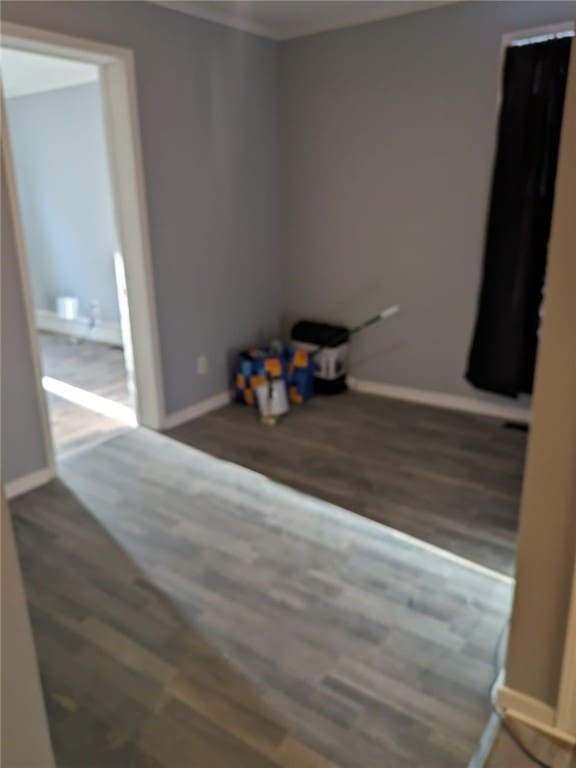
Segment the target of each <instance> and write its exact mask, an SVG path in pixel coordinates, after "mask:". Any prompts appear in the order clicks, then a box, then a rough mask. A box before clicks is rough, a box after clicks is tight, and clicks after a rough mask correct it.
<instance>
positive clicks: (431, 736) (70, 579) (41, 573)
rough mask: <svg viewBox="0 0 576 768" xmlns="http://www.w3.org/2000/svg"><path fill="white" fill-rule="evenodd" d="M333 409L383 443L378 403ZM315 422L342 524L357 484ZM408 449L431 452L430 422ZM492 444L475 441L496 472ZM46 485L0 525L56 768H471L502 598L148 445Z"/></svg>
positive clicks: (131, 438)
mask: <svg viewBox="0 0 576 768" xmlns="http://www.w3.org/2000/svg"><path fill="white" fill-rule="evenodd" d="M344 402H345V407H346V408H347V409H349V410H350V409H352V410H354V409H359V418H360V420H361V421H362V422H363V423H365V424H369V423H370V422H372V421H374V422H375V423H377V424H378V425H379V431H380V436H382V435H385V434H388V435H390V434H395V432H397V429H395V427H394V421H393V418H392V416H390V417H389V418H388V419H384V418H383V417H382V415H380V416H378V415H377V414H378V413H379V412H380V407H381V406H380V404H379V403H378V402H375V403H371V401H370V402H368V403H367V404H362V403H359V402H358V401H357V399H356V398H353V397H351V398H347V399H346V400H345V401H344ZM343 407H344V406H343ZM323 409H324V405H323V404H321V403H320V401H319V403H318V408H316V409H310V410H309V413H310V417H311V418H312V420H313V421H315V422H316V423H317V429H319V431H320V432H321V433H322V434H323V435H324V437H325V442H326V446H327V449H328V451H331V450H334V452H335V456H336V457H338V458H339V460H336V459H334V458H331V459H330V462H329V466H330V467H331V468H330V469H329V467H328V466H326V469H325V472H327V473H332V472H333V480H334V489H335V492H337V493H338V494H341V495H342V496H343V498H345V500H346V501H347V502H348V501H349V498H348V496H347V495H346V494H347V493H349V492H350V491H348V490H347V489H346V485H345V484H343V483H341V481H340V476H341V475H343V476H344V477H345V478H349V477H350V475H351V473H352V472H353V471H354V466H356V463H357V462H356V461H355V462H354V466H346V463H345V460H344V457H343V455H342V449H341V448H339V446H341V445H342V442H343V441H344V435H340V437H339V436H338V430H337V429H335V428H334V426H333V421H331V420H328V423H327V424H326V422H325V418H326V417H323V415H322V414H323ZM301 413H302V416H303V415H304V411H302V412H301ZM236 414H238V416H236ZM362 414H363V415H362ZM252 415H253V414H251V413H249V412H248V411H241V410H239V411H237V412H236V411H234V415H233V416H232V417H231V418H232V419H233V420H234V419H236V418H238V419H241V420H242V419H246V423H247V424H248V423H249V419H251V418H252ZM220 418H224V420H225V421H224V423H226V419H227V418H228V415H227V414H226V415H224V417H222V415H221V416H220ZM300 418H301V417H300V416H299V415H295V418H294V419H293V420H292V421H288V420H287V421H286V423H285V427H284V426H283V427H282V428H279V429H278V430H276V431H270V432H265V431H264V432H262V433H261V434H262V454H263V455H264V453H265V451H266V446H267V445H268V444H269V443H270V441H275V440H279V441H281V436H282V434H283V431H282V430H283V429H284V433H285V432H288V431H289V430H294V431H295V434H294V435H293V436H292V438H291V440H290V441H288V445H286V446H285V447H284V449H283V450H284V451H287V450H288V449H289V447H290V446H292V448H293V447H294V444H295V440H296V436H297V434H298V429H297V425H298V419H300ZM234 423H236V422H234ZM238 423H244V422H242V421H240V422H238ZM198 424H200V422H198ZM331 425H332V426H331ZM419 430H420V434H421V436H422V437H425V436H426V435H428V440H424V443H423V447H424V446H426V448H425V450H426V452H427V453H431V452H432V447H431V443H434V442H436V443H438V444H439V445H440V444H441V440H440V439H439V438H438V433H439V426H438V425H437V424H435V422H434V420H433V419H432V421H429V418H428V416H427V415H426V412H425V411H423V412H422V418H421V420H420V422H419ZM229 432H230V431H229V430H224V433H225V434H226V435H228V436H229V437H230V442H231V444H232V445H235V446H236V450H237V451H238V450H239V448H238V441H243V442H245V443H246V444H247V445H252V446H254V445H255V444H256V442H257V441H256V439H255V438H250V435H249V434H248V436H247V435H246V433H245V432H244V431H243V430H241V429H238V428H237V431H236V432H235V431H234V430H232V434H231V435H230V434H229ZM441 432H442V431H441V430H440V435H441ZM460 434H461V440H462V441H463V443H466V442H467V441H468V440H471V441H472V442H471V445H476V444H477V442H478V438H477V437H475V436H474V435H469V434H468V432H467V430H466V429H465V428H464V425H463V424H462V425H461V430H460ZM432 436H436V438H435V439H432ZM396 437H397V436H396ZM517 437H518V436H517V435H515V436H514V438H515V439H517ZM348 439H354V434H352V435H348V436H347V437H346V440H348ZM371 439H372V440H373V441H374V442H376V436H375V435H374V433H373V434H372V438H371ZM506 439H507V438H503V440H504V442H503V444H502V445H500V444H499V441H498V440H496V438H495V434H494V435H493V438H492V440H491V439H490V437H489V435H488V434H487V435H486V440H487V442H489V443H491V444H492V445H493V449H494V450H493V453H494V454H496V455H500V456H504V457H505V458H506V457H508V461H509V462H510V463H511V464H512V463H513V461H512V459H511V458H510V456H508V454H509V453H511V451H510V449H509V448H508V449H506V448H505V446H506ZM281 442H282V441H281ZM301 444H302V446H303V449H304V455H302V454H301V459H300V461H301V462H302V464H303V465H304V464H305V463H306V461H307V460H310V456H311V452H313V451H312V448H311V447H310V446H307V445H306V438H305V437H301ZM395 444H396V446H397V447H396V451H399V450H400V449H399V442H398V437H397V439H396V443H395ZM404 445H405V446H406V462H407V464H408V466H413V465H414V445H413V444H411V440H410V439H409V438H408V437H406V438H405V443H404ZM358 447H359V446H358ZM251 450H252V451H254V450H255V449H254V447H252V449H251ZM276 450H279V449H276ZM372 450H375V449H374V448H373V449H372ZM462 450H464V447H462ZM468 452H469V453H471V454H472V455H474V451H473V450H471V449H469V450H468ZM487 453H488V455H489V452H487ZM437 454H438V455H439V456H443V457H444V458H443V460H444V462H449V461H450V460H451V459H450V457H451V452H450V450H449V449H448V448H446V447H445V448H444V449H443V450H442V449H441V448H440V447H439V448H438V451H437ZM385 455H388V456H394V455H395V454H394V452H393V451H392V452H389V453H387V454H385ZM321 461H325V460H324V459H322V458H321V457H316V465H315V466H316V471H318V462H321ZM358 461H360V457H359V458H358ZM339 466H341V468H342V472H339V471H337V467H339ZM60 471H61V479H60V480H59V481H55V482H52V483H50V484H49V485H47V486H45V487H43V488H41V489H38V490H36V491H33V492H31V493H29V494H27V495H25V496H22V497H20V498H18V499H16V500H14V501H13V502H12V504H11V507H12V512H13V517H14V525H15V533H16V539H17V545H18V550H19V554H20V557H21V562H22V568H23V575H24V579H25V586H26V592H27V596H28V600H29V604H30V610H31V618H32V624H33V631H34V638H35V642H36V646H37V650H38V656H39V664H40V671H41V676H42V681H43V685H44V690H45V694H46V699H47V705H48V714H49V721H50V727H51V733H52V738H53V742H54V748H55V752H56V757H57V764H58V766H59V768H116V767H118V768H265V767H267V766H284V767H288V766H289V767H290V768H328V767H329V766H332V768H334V767H335V766H339V767H340V768H465V766H466V765H467V763H468V759H469V758H470V756H471V755H472V753H473V751H474V749H475V746H476V743H477V740H478V738H479V736H480V734H481V732H482V730H483V728H484V726H485V723H486V719H487V716H488V695H489V689H490V686H491V683H492V679H493V677H494V667H493V665H494V662H493V659H494V653H495V647H496V645H497V643H498V638H499V636H500V634H501V631H502V628H503V626H504V624H505V623H506V621H507V618H508V615H509V609H510V599H511V590H512V583H511V580H510V579H508V578H506V577H500V576H498V575H496V574H490V573H487V572H484V571H482V570H481V569H477V568H474V567H468V566H466V565H465V564H462V563H459V562H456V561H454V560H453V559H450V558H447V557H444V556H442V554H440V553H437V552H434V551H430V550H428V549H426V548H422V547H421V546H419V545H418V544H417V543H416V542H413V541H411V540H409V539H407V538H406V537H403V536H401V535H398V534H396V533H394V532H393V531H390V530H389V529H387V528H386V527H384V526H379V525H375V524H374V523H373V522H371V521H369V520H366V519H365V518H363V517H361V516H359V515H355V514H352V513H350V512H348V511H346V510H343V509H340V508H337V507H335V506H333V505H331V504H327V503H326V502H323V501H321V500H318V499H315V498H312V497H309V496H306V495H303V494H301V493H298V492H296V491H293V490H291V489H289V488H286V487H283V486H280V485H277V484H276V483H274V482H272V481H270V480H268V479H266V478H265V477H262V476H261V475H258V474H256V473H253V472H249V471H247V470H245V469H243V468H241V467H238V466H235V465H233V464H229V463H226V462H222V461H219V460H218V459H215V458H213V457H211V456H208V455H206V454H204V453H202V452H200V451H196V450H193V449H191V448H189V447H187V446H185V445H182V444H181V443H179V442H176V441H173V440H170V439H169V438H167V437H164V436H162V435H158V434H155V433H152V432H148V431H146V430H143V429H138V430H134V431H132V432H129V433H127V434H124V435H121V436H119V437H116V438H113V439H111V440H109V441H108V442H105V443H103V444H101V445H99V446H97V447H95V448H91V449H88V450H86V451H82V452H79V453H76V454H74V455H71V456H68V457H64V458H63V459H62V461H61V465H60ZM373 471H374V470H373ZM434 471H438V464H436V470H434ZM462 471H464V470H462ZM496 471H497V469H496V465H495V464H493V463H492V462H490V463H489V465H488V468H487V469H486V473H487V474H490V473H496ZM397 472H398V469H397V468H396V469H395V470H394V471H392V470H391V469H390V468H389V467H386V466H385V467H384V468H383V469H382V474H383V475H384V476H385V477H386V478H389V480H390V482H391V483H392V487H393V488H395V489H398V488H399V480H395V477H396V473H397ZM329 476H330V477H332V475H329ZM413 477H414V481H415V482H416V481H417V480H418V478H419V477H420V475H419V474H418V473H414V475H413ZM402 479H403V482H405V478H402ZM364 482H366V481H364ZM474 483H478V478H476V479H475V480H474ZM447 484H448V486H449V487H450V488H452V487H453V486H452V484H451V483H447ZM313 487H314V488H315V487H316V484H314V486H313ZM440 487H443V486H442V484H441V483H440ZM458 487H459V486H458V485H456V488H457V489H458ZM397 492H399V491H398V490H397ZM496 498H499V497H498V496H496ZM419 503H421V504H422V505H423V502H422V501H421V502H419ZM435 503H436V502H435V501H434V500H433V499H431V504H432V505H434V504H435ZM347 506H351V505H350V504H348V503H347Z"/></svg>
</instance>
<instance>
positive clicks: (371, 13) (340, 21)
mask: <svg viewBox="0 0 576 768" xmlns="http://www.w3.org/2000/svg"><path fill="white" fill-rule="evenodd" d="M150 1H151V2H155V3H157V4H159V5H164V6H166V7H168V8H172V9H174V10H176V11H180V12H182V13H187V14H189V15H190V16H198V17H200V18H202V19H208V20H210V21H216V22H219V23H220V24H225V25H226V26H229V27H235V28H237V29H243V30H245V31H247V32H254V33H255V34H257V35H264V36H265V37H270V38H272V39H273V40H289V39H290V38H293V37H301V36H302V35H311V34H314V33H316V32H323V31H325V30H328V29H338V28H340V27H351V26H354V25H356V24H364V23H366V22H369V21H376V20H378V19H386V18H390V17H391V16H401V15H403V14H406V13H415V12H417V11H423V10H428V9H429V8H434V7H435V6H439V5H446V4H447V3H454V2H459V0H336V1H334V0H236V2H228V1H225V0H208V1H206V0H150Z"/></svg>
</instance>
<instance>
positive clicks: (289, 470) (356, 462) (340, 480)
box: [169, 392, 526, 575]
mask: <svg viewBox="0 0 576 768" xmlns="http://www.w3.org/2000/svg"><path fill="white" fill-rule="evenodd" d="M169 434H170V436H171V437H174V438H175V439H177V440H181V441H182V442H184V443H187V444H188V445H192V446H194V447H196V448H199V449H200V450H203V451H206V452H208V453H210V454H213V455H214V456H218V457H220V458H223V459H227V460H229V461H233V462H236V463H238V464H242V465H244V466H246V467H249V468H250V469H254V470H256V471H257V472H262V473H263V474H265V475H267V476H268V477H271V478H273V479H274V480H277V481H279V482H282V483H285V484H287V485H289V486H291V487H293V488H296V489H298V490H300V491H303V492H304V493H309V494H310V495H312V496H318V497H319V498H322V499H325V500H327V501H330V502H333V503H334V504H337V505H339V506H342V507H344V508H345V509H350V510H352V511H354V512H357V513H358V514H360V515H363V516H365V517H369V518H371V519H373V520H377V521H379V522H382V523H384V524H386V525H390V526H392V527H393V528H397V529H399V530H401V531H404V532H405V533H408V534H411V535H413V536H415V537H416V538H418V539H422V540H423V541H427V542H429V543H431V544H434V545H436V546H438V547H440V548H442V549H446V550H449V551H450V552H453V553H455V554H457V555H460V556H461V557H464V558H467V559H470V560H473V561H474V562H476V563H479V564H481V565H484V566H486V567H487V568H493V569H495V570H497V571H500V572H502V573H505V574H509V575H513V573H514V564H515V553H516V532H517V527H518V509H519V500H520V489H521V484H522V473H523V465H524V454H525V450H526V433H525V432H522V431H518V430H515V429H507V428H505V426H504V424H503V422H502V421H499V420H497V419H492V418H487V417H483V416H476V415H472V414H467V413H457V412H455V411H448V410H442V409H439V408H431V407H428V406H424V405H416V404H413V403H407V402H402V401H399V400H391V399H386V398H381V397H371V396H369V395H361V394H356V393H352V392H348V393H346V394H344V395H338V396H335V397H315V398H313V399H312V400H311V401H309V402H308V403H306V404H305V405H303V406H299V407H296V408H293V409H292V410H291V411H290V413H289V414H288V415H287V416H286V417H285V418H284V420H283V421H281V422H280V423H279V424H278V425H277V426H276V427H273V428H269V427H268V428H267V427H263V426H262V425H261V424H260V423H259V421H258V418H257V414H256V411H255V410H254V409H251V408H248V407H246V406H241V405H230V406H228V407H226V408H223V409H220V410H218V411H214V412H213V413H210V414H208V415H206V416H203V417H202V418H200V419H197V420H195V421H191V422H189V423H188V424H184V425H182V426H181V427H178V428H176V429H174V430H171V431H170V432H169Z"/></svg>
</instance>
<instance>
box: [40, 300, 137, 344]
mask: <svg viewBox="0 0 576 768" xmlns="http://www.w3.org/2000/svg"><path fill="white" fill-rule="evenodd" d="M35 314H36V327H37V328H38V330H40V331H50V332H51V333H62V334H64V335H66V336H74V337H75V338H78V339H91V340H92V341H100V342H103V343H104V344H114V345H116V346H122V329H121V328H120V325H119V324H118V325H117V324H116V323H102V322H98V323H96V325H95V326H94V327H93V328H90V321H89V320H88V318H87V317H78V318H77V319H76V320H66V319H65V318H63V317H59V315H58V314H57V313H56V312H51V311H50V310H48V309H36V310H35Z"/></svg>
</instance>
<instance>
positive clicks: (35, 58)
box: [0, 48, 98, 98]
mask: <svg viewBox="0 0 576 768" xmlns="http://www.w3.org/2000/svg"><path fill="white" fill-rule="evenodd" d="M0 70H1V72H2V84H3V86H4V93H5V95H6V98H12V97H13V96H27V95H29V94H31V93H42V92H44V91H54V90H57V89H59V88H69V87H71V86H73V85H82V84H83V83H94V82H96V81H97V80H98V67H96V66H95V65H93V64H83V63H80V62H77V61H69V60H67V59H57V58H55V57H54V56H41V55H40V54H38V53H28V52H24V51H15V50H13V49H10V48H2V51H1V54H0Z"/></svg>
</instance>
